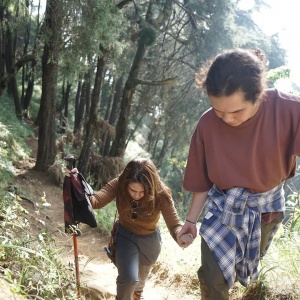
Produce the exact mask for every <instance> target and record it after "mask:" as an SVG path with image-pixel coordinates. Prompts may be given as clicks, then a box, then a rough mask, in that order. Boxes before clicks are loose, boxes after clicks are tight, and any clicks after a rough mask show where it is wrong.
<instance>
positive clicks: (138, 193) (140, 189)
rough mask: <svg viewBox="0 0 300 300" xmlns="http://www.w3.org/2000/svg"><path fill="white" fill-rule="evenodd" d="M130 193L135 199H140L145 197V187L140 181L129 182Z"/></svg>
mask: <svg viewBox="0 0 300 300" xmlns="http://www.w3.org/2000/svg"><path fill="white" fill-rule="evenodd" d="M128 193H129V195H130V197H131V198H132V199H133V200H136V201H138V200H140V199H141V198H143V197H144V194H145V187H144V186H143V185H142V184H141V183H138V182H130V183H129V184H128Z"/></svg>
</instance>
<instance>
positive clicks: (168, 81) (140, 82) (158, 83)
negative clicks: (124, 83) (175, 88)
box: [134, 76, 178, 85]
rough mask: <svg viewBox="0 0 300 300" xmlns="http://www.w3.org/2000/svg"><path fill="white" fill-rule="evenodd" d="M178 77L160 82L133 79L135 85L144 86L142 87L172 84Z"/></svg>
mask: <svg viewBox="0 0 300 300" xmlns="http://www.w3.org/2000/svg"><path fill="white" fill-rule="evenodd" d="M177 78H178V76H176V77H173V78H167V79H165V80H161V81H155V80H153V81H146V80H141V79H135V80H134V81H135V83H136V84H144V85H165V84H172V83H174V82H175V81H176V80H177Z"/></svg>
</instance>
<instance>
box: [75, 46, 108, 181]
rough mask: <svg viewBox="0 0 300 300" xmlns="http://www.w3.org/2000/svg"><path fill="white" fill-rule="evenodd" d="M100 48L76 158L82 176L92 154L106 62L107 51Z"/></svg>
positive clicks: (86, 171)
mask: <svg viewBox="0 0 300 300" xmlns="http://www.w3.org/2000/svg"><path fill="white" fill-rule="evenodd" d="M101 50H102V56H101V57H98V61H97V72H96V77H95V84H94V89H93V94H92V101H91V109H90V114H89V119H88V122H87V123H86V126H85V130H84V131H85V135H84V142H83V147H82V150H81V153H80V156H79V159H78V169H79V170H80V172H81V173H82V174H83V176H86V175H87V173H88V168H89V159H90V157H91V154H92V145H93V141H94V136H95V132H96V130H97V127H96V124H97V117H98V112H97V110H98V108H99V105H100V94H101V89H102V85H103V74H104V67H105V64H106V57H107V52H106V51H105V50H104V49H101Z"/></svg>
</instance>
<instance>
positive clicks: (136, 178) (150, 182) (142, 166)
mask: <svg viewBox="0 0 300 300" xmlns="http://www.w3.org/2000/svg"><path fill="white" fill-rule="evenodd" d="M131 182H136V183H140V184H142V185H143V186H144V188H145V191H144V196H143V198H142V199H141V200H142V205H143V207H144V208H145V209H146V210H147V211H148V212H152V211H153V210H154V209H155V208H157V205H158V203H159V201H160V200H161V196H162V195H163V194H168V195H170V194H171V191H170V189H169V188H168V187H167V186H166V185H164V183H163V182H162V181H161V179H160V177H159V175H158V172H157V169H156V167H155V165H154V163H153V162H152V161H151V160H150V159H149V158H136V159H133V160H131V161H130V162H129V163H128V164H127V166H126V167H125V169H124V171H123V172H122V173H121V175H120V176H119V190H118V198H119V200H121V202H122V200H123V199H126V198H128V196H129V194H128V184H129V183H131Z"/></svg>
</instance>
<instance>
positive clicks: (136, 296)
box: [133, 291, 145, 300]
mask: <svg viewBox="0 0 300 300" xmlns="http://www.w3.org/2000/svg"><path fill="white" fill-rule="evenodd" d="M133 300H145V298H144V296H143V291H135V292H134V293H133Z"/></svg>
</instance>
